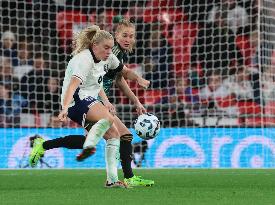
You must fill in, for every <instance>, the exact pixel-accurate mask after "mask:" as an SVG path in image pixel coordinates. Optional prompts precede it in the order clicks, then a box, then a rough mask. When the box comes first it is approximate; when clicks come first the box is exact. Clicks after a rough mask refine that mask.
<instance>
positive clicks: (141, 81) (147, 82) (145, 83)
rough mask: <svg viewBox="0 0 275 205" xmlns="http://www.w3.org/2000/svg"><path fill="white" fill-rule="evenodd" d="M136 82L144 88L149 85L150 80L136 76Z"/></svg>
mask: <svg viewBox="0 0 275 205" xmlns="http://www.w3.org/2000/svg"><path fill="white" fill-rule="evenodd" d="M137 82H138V84H139V85H140V86H141V87H142V88H144V89H147V88H148V87H149V85H150V81H149V80H145V79H144V78H138V80H137Z"/></svg>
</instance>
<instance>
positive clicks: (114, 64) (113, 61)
mask: <svg viewBox="0 0 275 205" xmlns="http://www.w3.org/2000/svg"><path fill="white" fill-rule="evenodd" d="M109 66H110V70H115V71H116V73H118V72H120V71H121V70H122V69H123V64H122V63H121V62H120V61H119V59H118V58H117V57H116V56H115V55H114V54H113V53H112V54H111V55H110V57H109Z"/></svg>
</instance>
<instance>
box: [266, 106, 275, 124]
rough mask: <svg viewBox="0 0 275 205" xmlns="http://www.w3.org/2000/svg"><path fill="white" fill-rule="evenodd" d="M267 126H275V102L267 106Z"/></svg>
mask: <svg viewBox="0 0 275 205" xmlns="http://www.w3.org/2000/svg"><path fill="white" fill-rule="evenodd" d="M264 111H265V120H266V121H265V124H266V125H268V126H274V125H275V101H271V102H269V103H267V104H266V105H265V109H264Z"/></svg>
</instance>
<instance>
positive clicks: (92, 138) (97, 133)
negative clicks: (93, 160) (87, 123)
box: [83, 119, 112, 149]
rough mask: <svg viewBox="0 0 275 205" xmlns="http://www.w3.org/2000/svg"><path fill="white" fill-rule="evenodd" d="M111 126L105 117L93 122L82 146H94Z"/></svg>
mask: <svg viewBox="0 0 275 205" xmlns="http://www.w3.org/2000/svg"><path fill="white" fill-rule="evenodd" d="M111 126H112V125H111V124H110V122H109V121H108V120H106V119H101V120H99V121H98V122H97V123H95V124H94V125H93V126H92V128H91V129H90V131H89V132H88V134H87V137H86V140H85V142H84V145H83V148H84V149H86V148H91V147H95V146H96V145H97V143H98V142H99V141H100V140H101V138H102V137H103V135H104V134H105V133H106V132H107V130H108V129H109V128H110V127H111Z"/></svg>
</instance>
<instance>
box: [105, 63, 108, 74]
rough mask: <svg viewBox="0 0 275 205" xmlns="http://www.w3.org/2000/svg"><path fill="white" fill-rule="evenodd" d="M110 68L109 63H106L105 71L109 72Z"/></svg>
mask: <svg viewBox="0 0 275 205" xmlns="http://www.w3.org/2000/svg"><path fill="white" fill-rule="evenodd" d="M108 70H109V65H108V64H104V71H105V72H106V73H107V72H108Z"/></svg>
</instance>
